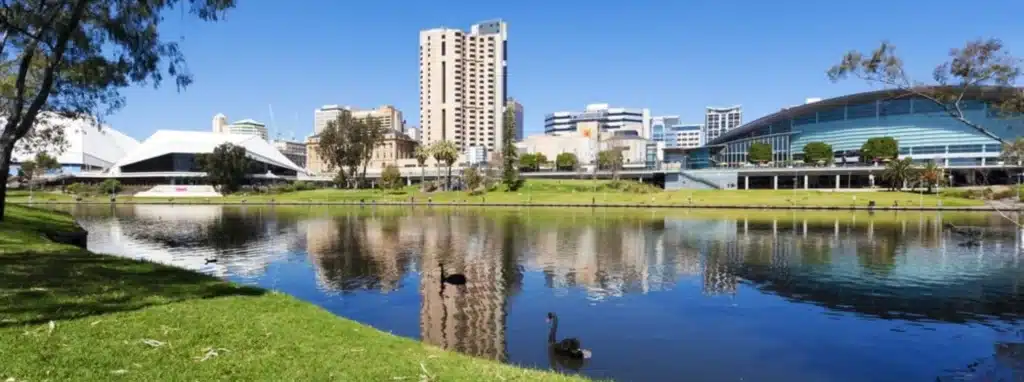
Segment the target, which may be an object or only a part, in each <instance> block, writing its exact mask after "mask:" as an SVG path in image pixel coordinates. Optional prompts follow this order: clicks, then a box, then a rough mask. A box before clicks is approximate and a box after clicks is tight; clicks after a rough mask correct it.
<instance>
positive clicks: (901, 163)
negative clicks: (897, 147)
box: [882, 157, 915, 191]
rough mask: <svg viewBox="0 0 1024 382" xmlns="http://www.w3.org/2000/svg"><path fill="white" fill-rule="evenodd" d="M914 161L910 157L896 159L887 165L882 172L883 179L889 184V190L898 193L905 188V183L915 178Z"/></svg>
mask: <svg viewBox="0 0 1024 382" xmlns="http://www.w3.org/2000/svg"><path fill="white" fill-rule="evenodd" d="M914 170H915V169H914V161H913V160H912V159H910V158H909V157H907V158H903V159H895V160H892V161H889V163H886V165H885V170H884V171H882V179H883V180H885V181H886V182H888V183H889V189H890V190H893V191H897V190H899V189H902V188H903V183H904V182H905V181H906V180H908V179H911V178H913V176H914V172H915V171H914Z"/></svg>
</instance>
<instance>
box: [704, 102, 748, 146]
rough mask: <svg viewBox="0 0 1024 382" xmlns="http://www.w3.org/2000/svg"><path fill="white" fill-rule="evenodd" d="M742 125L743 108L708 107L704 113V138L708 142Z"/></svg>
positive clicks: (737, 106) (738, 106)
mask: <svg viewBox="0 0 1024 382" xmlns="http://www.w3.org/2000/svg"><path fill="white" fill-rule="evenodd" d="M741 124H743V108H742V107H741V106H740V105H736V106H730V107H710V106H709V107H708V108H707V109H706V110H705V112H704V138H705V139H706V140H707V141H708V142H710V141H713V140H715V139H716V138H718V137H719V136H721V135H722V134H725V133H726V132H727V131H729V130H732V129H735V128H737V127H740V125H741Z"/></svg>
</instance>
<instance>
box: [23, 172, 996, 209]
mask: <svg viewBox="0 0 1024 382" xmlns="http://www.w3.org/2000/svg"><path fill="white" fill-rule="evenodd" d="M8 200H10V201H16V202H25V201H27V200H28V195H27V193H24V192H16V193H12V194H11V195H9V196H8ZM34 200H35V201H37V202H47V201H54V202H70V201H73V198H72V197H71V196H69V195H64V194H57V193H48V194H42V193H36V195H35V198H34ZM117 200H118V202H122V203H168V202H179V201H180V202H185V201H187V202H191V203H223V202H227V203H238V202H242V201H245V203H270V202H276V203H324V202H359V201H365V202H367V203H370V202H373V201H377V202H408V201H412V200H415V201H416V202H426V201H427V200H430V201H432V202H434V203H451V202H458V203H463V202H469V203H481V204H545V203H548V204H553V203H559V204H562V203H564V204H588V205H589V204H591V203H597V204H643V205H650V206H672V207H679V206H721V207H743V206H747V207H851V206H859V207H867V205H868V203H869V202H870V201H874V202H875V204H876V205H877V206H879V207H890V206H893V205H894V204H898V205H900V206H904V207H918V206H924V207H936V206H939V205H940V204H941V205H942V206H946V207H970V206H983V205H984V202H983V201H981V200H976V199H971V198H967V197H964V195H961V194H955V193H947V194H940V195H921V194H917V193H911V192H888V191H873V192H832V191H824V190H677V191H665V190H661V189H658V188H656V187H652V186H646V185H636V184H632V183H625V185H618V186H617V185H615V184H613V183H611V182H608V181H598V182H593V181H589V180H541V179H531V180H529V181H527V182H526V186H525V187H524V188H522V189H521V190H519V191H516V192H504V191H493V192H488V193H485V194H482V195H470V194H469V193H468V192H461V191H460V192H454V191H453V192H444V191H438V192H431V193H425V192H421V191H420V190H418V189H416V188H415V187H406V188H403V189H400V190H396V191H382V190H338V189H320V190H311V191H296V192H287V193H280V194H249V195H247V194H237V195H230V196H226V197H222V198H210V199H207V198H192V199H184V198H182V199H180V200H178V199H173V198H171V199H166V198H132V197H130V196H127V195H122V196H119V197H118V199H117ZM84 201H90V202H109V197H106V196H103V197H93V198H86V199H84Z"/></svg>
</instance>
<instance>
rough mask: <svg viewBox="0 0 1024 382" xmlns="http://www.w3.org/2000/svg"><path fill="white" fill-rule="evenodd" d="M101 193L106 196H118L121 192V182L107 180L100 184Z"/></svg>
mask: <svg viewBox="0 0 1024 382" xmlns="http://www.w3.org/2000/svg"><path fill="white" fill-rule="evenodd" d="M100 191H102V192H103V193H104V194H116V193H118V192H121V182H119V181H118V180H117V179H107V180H104V181H103V183H100Z"/></svg>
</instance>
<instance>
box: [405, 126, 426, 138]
mask: <svg viewBox="0 0 1024 382" xmlns="http://www.w3.org/2000/svg"><path fill="white" fill-rule="evenodd" d="M422 132H423V131H422V130H420V128H418V127H415V126H413V127H406V128H405V135H408V136H409V138H412V140H414V141H416V142H421V139H420V138H422V134H421V133H422Z"/></svg>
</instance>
